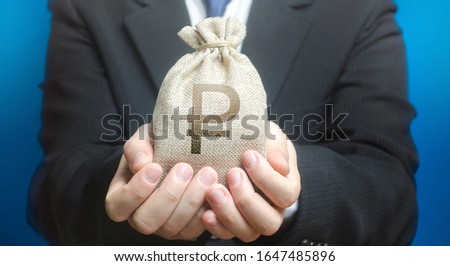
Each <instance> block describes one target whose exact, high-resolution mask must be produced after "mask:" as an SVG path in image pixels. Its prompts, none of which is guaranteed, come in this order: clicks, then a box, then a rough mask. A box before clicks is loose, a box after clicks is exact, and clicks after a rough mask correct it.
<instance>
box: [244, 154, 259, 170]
mask: <svg viewBox="0 0 450 266" xmlns="http://www.w3.org/2000/svg"><path fill="white" fill-rule="evenodd" d="M242 161H243V163H244V166H245V167H246V168H250V167H252V166H253V165H255V164H256V161H257V159H256V155H255V152H248V153H247V154H246V156H244V158H243V160H242Z"/></svg>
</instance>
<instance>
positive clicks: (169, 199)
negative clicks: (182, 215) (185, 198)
mask: <svg viewBox="0 0 450 266" xmlns="http://www.w3.org/2000/svg"><path fill="white" fill-rule="evenodd" d="M164 197H165V198H166V203H167V204H168V205H174V204H177V203H178V201H179V200H180V197H179V196H178V195H177V193H176V192H175V191H174V190H173V189H167V190H166V191H165V192H164Z"/></svg>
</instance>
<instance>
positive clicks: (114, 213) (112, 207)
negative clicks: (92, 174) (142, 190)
mask: <svg viewBox="0 0 450 266" xmlns="http://www.w3.org/2000/svg"><path fill="white" fill-rule="evenodd" d="M105 210H106V214H107V215H108V217H109V218H110V219H111V220H113V221H114V222H123V221H124V220H126V217H123V215H120V213H119V211H118V210H117V207H116V204H115V203H114V202H113V201H112V200H111V199H110V197H107V198H106V200H105Z"/></svg>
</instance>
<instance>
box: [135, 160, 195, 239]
mask: <svg viewBox="0 0 450 266" xmlns="http://www.w3.org/2000/svg"><path fill="white" fill-rule="evenodd" d="M192 173H193V170H192V167H191V166H190V165H188V164H186V163H179V164H177V165H175V166H174V167H173V168H172V169H171V170H170V172H169V173H168V174H167V176H166V177H165V179H164V181H163V182H162V183H161V186H160V187H159V188H158V189H157V190H156V191H155V192H154V193H153V194H152V195H151V196H150V197H149V198H148V199H147V200H146V201H144V203H142V205H141V206H140V207H139V208H138V209H137V210H136V211H135V212H134V214H133V215H132V216H131V217H130V219H128V222H129V224H130V225H131V226H132V227H133V228H135V229H136V230H137V231H139V232H141V233H142V234H146V235H149V234H153V233H154V232H156V231H157V230H158V229H159V228H160V227H161V226H162V225H163V224H164V223H165V222H166V221H167V219H169V217H170V215H171V214H172V212H173V211H174V210H175V208H176V206H177V205H178V202H179V201H180V199H181V197H182V195H183V193H184V191H185V190H186V188H187V186H188V184H189V182H190V181H191V178H192Z"/></svg>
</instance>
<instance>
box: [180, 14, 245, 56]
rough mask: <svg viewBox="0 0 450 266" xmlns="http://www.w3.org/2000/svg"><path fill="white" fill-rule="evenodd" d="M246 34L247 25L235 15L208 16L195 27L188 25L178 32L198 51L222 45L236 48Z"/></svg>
mask: <svg viewBox="0 0 450 266" xmlns="http://www.w3.org/2000/svg"><path fill="white" fill-rule="evenodd" d="M245 35H246V28H245V25H244V24H242V23H241V22H240V21H239V20H238V19H236V18H233V17H229V18H225V19H224V18H219V17H214V18H207V19H204V20H202V21H201V22H199V23H198V24H197V25H195V27H191V26H186V27H184V28H183V29H181V30H180V32H178V36H179V37H180V38H181V39H182V40H183V41H184V42H185V43H187V44H188V45H189V46H191V47H192V48H194V49H196V50H198V51H200V50H204V49H208V48H221V47H229V48H233V49H236V48H237V47H238V46H239V45H240V44H241V43H242V41H243V40H244V38H245Z"/></svg>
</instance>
